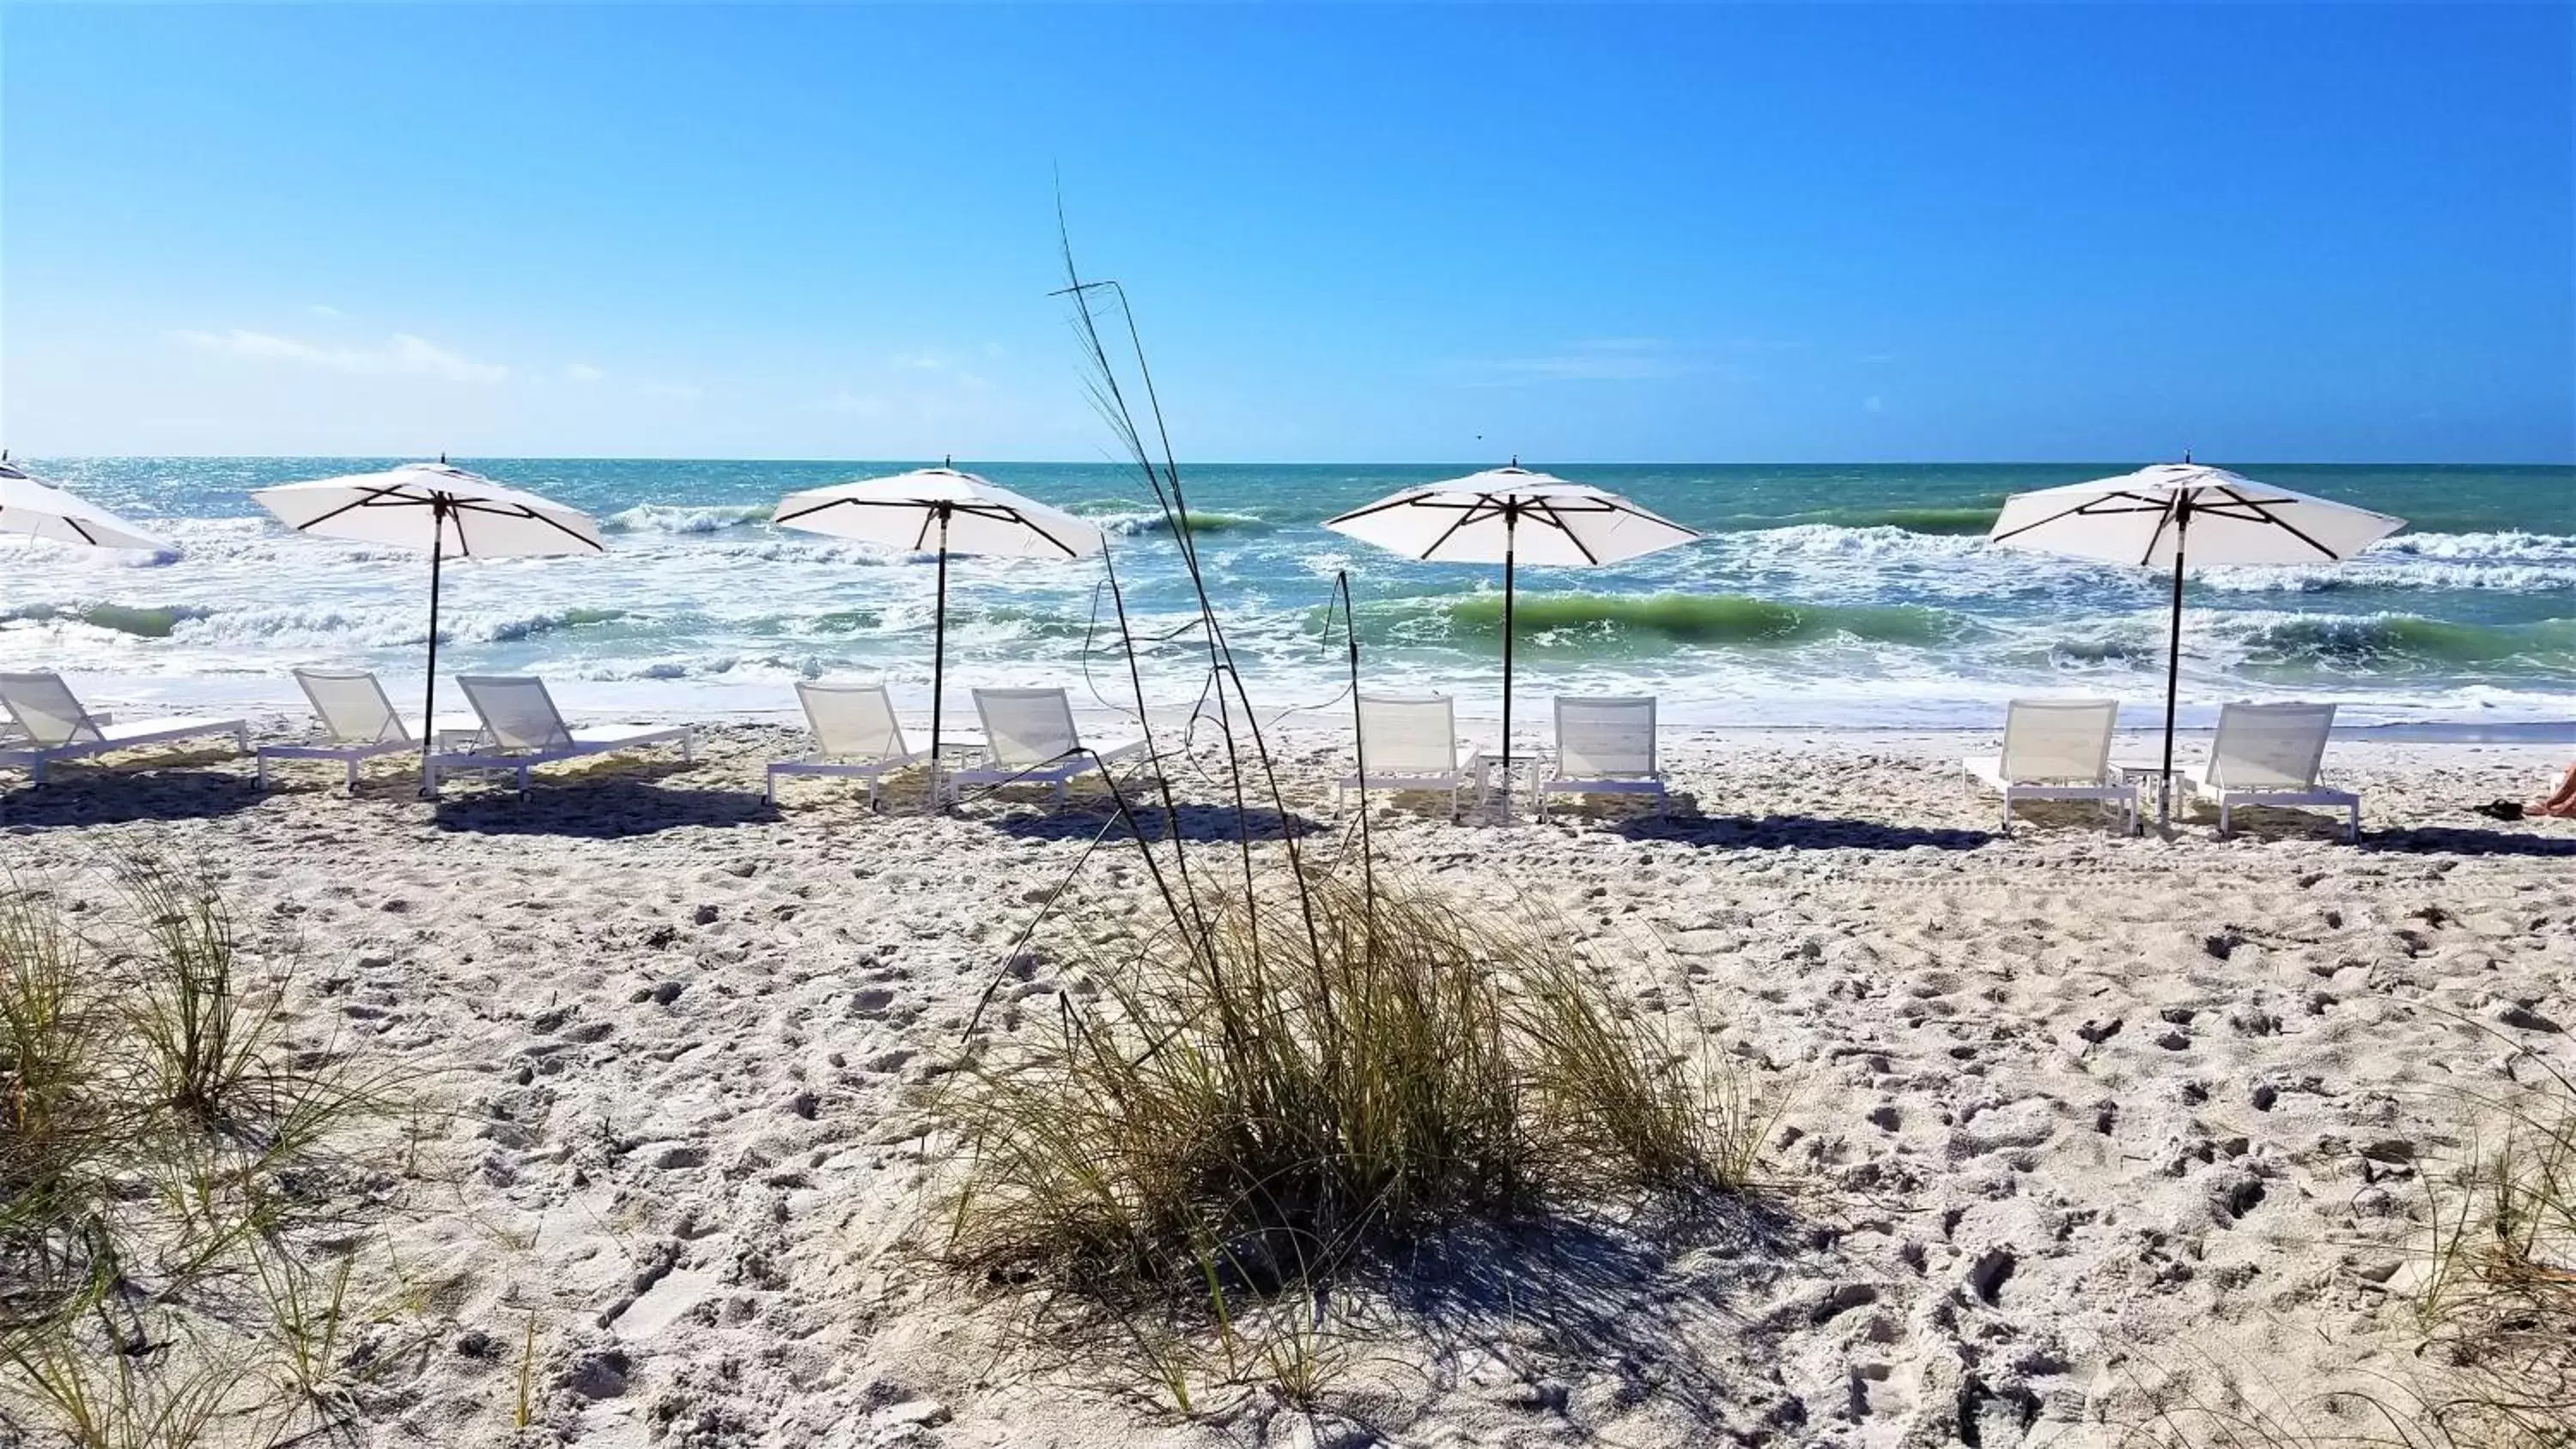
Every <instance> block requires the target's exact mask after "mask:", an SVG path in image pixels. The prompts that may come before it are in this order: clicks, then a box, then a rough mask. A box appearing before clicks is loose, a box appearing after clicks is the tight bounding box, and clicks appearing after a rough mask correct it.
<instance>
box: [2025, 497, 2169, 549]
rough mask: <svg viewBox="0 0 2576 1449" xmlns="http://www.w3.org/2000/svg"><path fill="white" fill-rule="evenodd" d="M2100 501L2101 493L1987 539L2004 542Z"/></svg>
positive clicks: (2072, 516)
mask: <svg viewBox="0 0 2576 1449" xmlns="http://www.w3.org/2000/svg"><path fill="white" fill-rule="evenodd" d="M2100 501H2102V500H2101V497H2100V496H2099V495H2097V496H2095V497H2092V498H2087V499H2085V500H2084V501H2083V502H2081V503H2078V504H2076V505H2075V506H2074V507H2072V508H2068V509H2064V510H2062V511H2060V512H2057V513H2052V514H2050V515H2048V516H2047V517H2046V518H2034V519H2032V520H2031V521H2030V522H2028V523H2025V524H2023V525H2022V526H2021V527H2019V528H2009V529H2006V530H2004V531H2003V532H2001V533H1998V534H1995V535H1993V536H1991V537H1989V538H1988V539H1987V540H1986V541H1987V542H1989V543H2001V542H2003V541H2004V540H2005V539H2008V538H2018V537H2020V536H2021V535H2023V534H2025V533H2028V532H2030V531H2031V530H2032V529H2034V528H2046V527H2047V526H2048V525H2050V524H2052V523H2057V522H2060V521H2061V520H2064V519H2069V518H2074V517H2077V516H2079V515H2081V514H2083V513H2085V512H2086V510H2088V509H2090V508H2091V507H2092V506H2093V505H2094V504H2096V503H2098V502H2100ZM2138 511H2143V510H2138Z"/></svg>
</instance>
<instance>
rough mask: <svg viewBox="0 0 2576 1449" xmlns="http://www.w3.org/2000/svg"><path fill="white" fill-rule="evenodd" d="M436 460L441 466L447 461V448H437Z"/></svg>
mask: <svg viewBox="0 0 2576 1449" xmlns="http://www.w3.org/2000/svg"><path fill="white" fill-rule="evenodd" d="M438 461H439V463H440V465H441V466H445V464H446V462H447V450H446V449H445V448H441V449H439V450H438Z"/></svg>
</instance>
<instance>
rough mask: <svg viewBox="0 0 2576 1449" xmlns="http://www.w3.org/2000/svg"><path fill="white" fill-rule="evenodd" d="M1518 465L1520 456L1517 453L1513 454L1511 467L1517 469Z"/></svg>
mask: <svg viewBox="0 0 2576 1449" xmlns="http://www.w3.org/2000/svg"><path fill="white" fill-rule="evenodd" d="M1520 465H1521V455H1520V454H1518V453H1514V454H1512V466H1513V467H1515V468H1517V467H1519V466H1520Z"/></svg>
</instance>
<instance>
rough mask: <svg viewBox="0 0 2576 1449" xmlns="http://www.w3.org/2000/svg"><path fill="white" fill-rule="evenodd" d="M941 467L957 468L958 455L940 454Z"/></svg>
mask: <svg viewBox="0 0 2576 1449" xmlns="http://www.w3.org/2000/svg"><path fill="white" fill-rule="evenodd" d="M939 466H940V467H942V468H949V469H954V468H955V467H956V466H957V455H956V454H954V453H942V454H940V455H939Z"/></svg>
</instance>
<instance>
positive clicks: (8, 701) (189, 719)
mask: <svg viewBox="0 0 2576 1449" xmlns="http://www.w3.org/2000/svg"><path fill="white" fill-rule="evenodd" d="M40 691H50V692H51V694H52V697H51V698H50V699H48V700H47V701H46V705H47V713H45V714H42V715H39V714H36V713H34V712H33V706H30V705H28V704H27V703H26V700H27V697H28V696H29V695H30V694H32V693H35V692H40ZM0 707H5V708H6V709H7V711H8V714H9V717H10V719H11V720H13V721H14V722H15V723H16V725H17V730H16V731H15V732H14V733H12V734H11V735H10V736H9V737H8V740H7V742H6V744H5V745H0V769H9V768H16V769H23V770H25V771H26V772H27V774H28V784H30V785H42V784H43V783H45V774H46V772H47V771H48V770H49V769H50V768H51V767H52V766H53V765H54V764H56V763H57V762H59V761H63V760H76V759H81V758H84V757H87V756H91V755H104V754H109V753H112V752H114V751H117V750H130V749H133V748H135V747H137V746H140V745H157V744H164V743H167V742H169V741H172V740H185V739H194V738H196V737H198V736H200V735H231V736H232V737H233V746H234V748H236V749H238V750H240V751H241V752H242V753H244V754H248V753H249V752H250V722H249V721H248V720H239V719H217V718H214V717H212V716H207V715H174V716H170V717H168V718H164V719H147V720H132V721H128V722H125V723H122V724H120V723H116V722H113V721H112V720H111V719H110V718H109V717H108V716H106V715H102V714H92V713H90V711H89V708H88V706H86V705H84V704H82V703H81V702H80V697H79V696H78V695H75V694H74V693H72V689H71V686H70V685H68V684H65V683H64V682H63V677H62V676H61V675H59V674H56V673H53V672H52V671H50V670H45V671H38V672H34V673H22V674H0Z"/></svg>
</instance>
